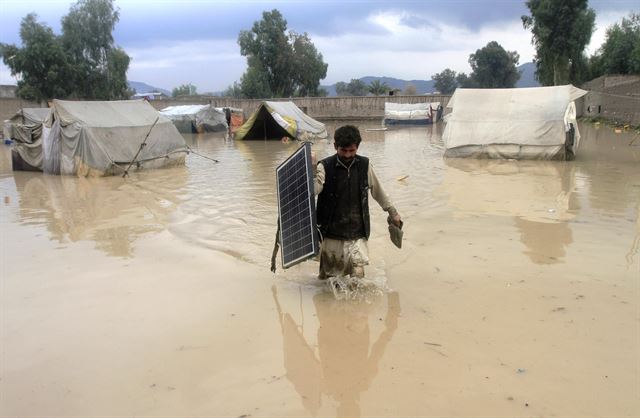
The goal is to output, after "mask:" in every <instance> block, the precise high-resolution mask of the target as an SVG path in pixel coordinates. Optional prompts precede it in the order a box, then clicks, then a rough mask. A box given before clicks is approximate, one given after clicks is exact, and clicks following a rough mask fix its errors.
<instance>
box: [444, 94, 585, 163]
mask: <svg viewBox="0 0 640 418" xmlns="http://www.w3.org/2000/svg"><path fill="white" fill-rule="evenodd" d="M586 93H587V92H586V91H584V90H581V89H578V88H576V87H574V86H572V85H566V86H554V87H533V88H517V89H461V88H459V89H457V90H456V91H455V93H454V94H453V96H452V97H451V100H449V103H448V105H447V107H449V108H451V109H452V112H451V114H449V115H448V116H447V125H446V127H445V130H444V133H443V141H444V145H445V148H446V151H445V156H450V157H478V158H514V159H562V158H567V156H568V155H569V154H571V155H573V154H575V153H576V150H577V148H578V144H579V140H580V134H579V132H578V126H577V123H576V109H575V104H574V100H576V99H577V98H579V97H582V96H583V95H585V94H586ZM570 137H571V138H570Z"/></svg>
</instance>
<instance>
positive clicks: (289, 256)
mask: <svg viewBox="0 0 640 418" xmlns="http://www.w3.org/2000/svg"><path fill="white" fill-rule="evenodd" d="M313 187H314V186H313V165H312V159H311V144H310V143H308V142H307V143H304V144H302V146H301V147H300V148H298V149H297V150H296V151H295V152H294V153H293V154H291V156H289V158H287V159H286V160H285V161H284V162H283V163H282V164H280V165H279V166H278V167H277V168H276V190H277V195H278V196H277V198H278V222H279V223H280V224H279V227H280V235H279V240H280V254H281V256H282V268H284V269H287V268H289V267H292V266H294V265H296V264H298V263H301V262H302V261H305V260H307V259H309V258H311V257H313V256H315V255H317V254H318V251H319V240H318V233H317V222H316V207H315V194H314V192H313V190H314V189H313Z"/></svg>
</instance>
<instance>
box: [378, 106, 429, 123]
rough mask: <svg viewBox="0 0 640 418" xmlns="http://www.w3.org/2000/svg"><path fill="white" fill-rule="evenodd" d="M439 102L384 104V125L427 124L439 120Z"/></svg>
mask: <svg viewBox="0 0 640 418" xmlns="http://www.w3.org/2000/svg"><path fill="white" fill-rule="evenodd" d="M438 108H440V103H439V102H433V103H389V102H386V103H385V104H384V119H383V121H382V122H383V125H426V124H429V123H435V122H437V121H438V114H439V113H438Z"/></svg>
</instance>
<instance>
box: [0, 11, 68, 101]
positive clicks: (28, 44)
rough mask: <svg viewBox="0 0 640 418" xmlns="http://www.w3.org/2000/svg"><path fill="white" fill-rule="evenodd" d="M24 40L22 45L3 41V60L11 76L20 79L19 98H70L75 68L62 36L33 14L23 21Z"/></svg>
mask: <svg viewBox="0 0 640 418" xmlns="http://www.w3.org/2000/svg"><path fill="white" fill-rule="evenodd" d="M20 39H21V40H22V48H18V47H17V46H15V45H9V44H4V43H0V56H1V57H2V61H3V62H4V64H5V65H6V66H7V67H8V68H9V69H10V70H11V75H13V76H19V78H20V80H19V81H18V89H17V95H18V97H22V98H24V99H27V100H35V101H46V100H48V99H52V98H55V97H66V96H67V94H68V90H67V87H68V84H67V80H68V77H69V73H70V70H71V68H70V66H69V64H68V61H67V58H66V56H65V52H64V48H63V47H62V42H61V40H60V38H59V37H57V36H56V35H55V34H54V33H53V31H52V30H51V28H49V27H48V26H46V25H44V24H41V23H38V21H37V15H36V14H35V13H30V14H28V15H27V16H25V17H24V18H23V19H22V22H21V24H20Z"/></svg>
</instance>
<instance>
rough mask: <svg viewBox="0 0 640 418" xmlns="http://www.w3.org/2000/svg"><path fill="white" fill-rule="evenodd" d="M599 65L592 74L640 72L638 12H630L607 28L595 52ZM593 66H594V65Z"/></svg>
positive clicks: (639, 15)
mask: <svg viewBox="0 0 640 418" xmlns="http://www.w3.org/2000/svg"><path fill="white" fill-rule="evenodd" d="M596 55H597V56H598V58H594V60H596V59H599V63H598V64H599V66H598V67H596V68H594V72H597V74H594V76H596V77H597V76H600V75H602V74H640V14H638V13H630V14H629V16H628V17H624V18H622V22H621V23H619V24H618V23H615V24H613V25H612V26H610V27H609V28H607V33H606V37H605V41H604V43H603V44H602V46H601V47H600V49H599V50H598V53H597V54H596ZM594 67H595V66H594Z"/></svg>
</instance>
